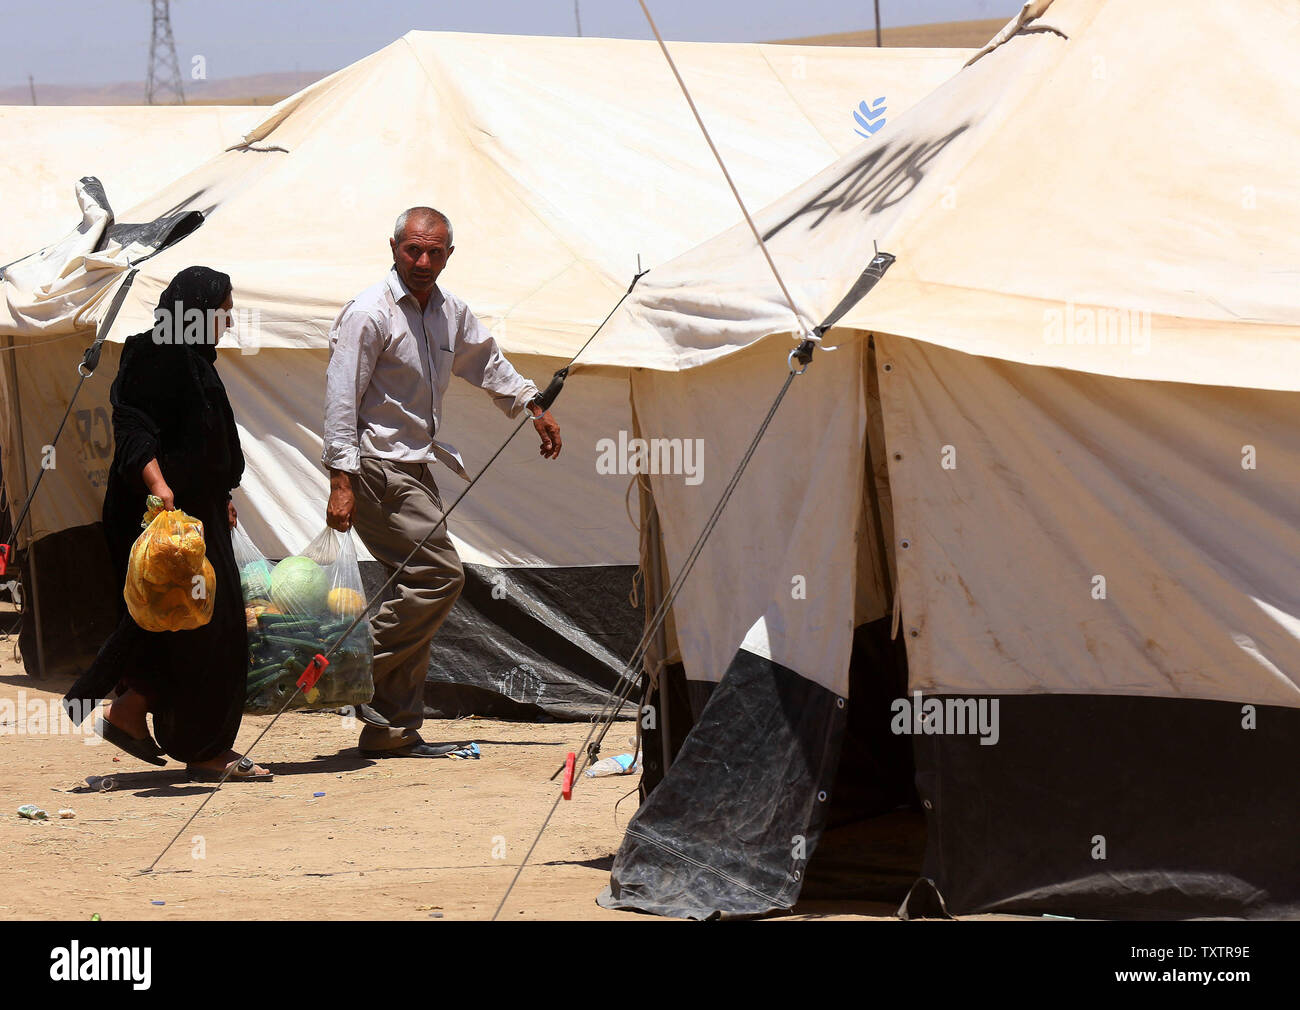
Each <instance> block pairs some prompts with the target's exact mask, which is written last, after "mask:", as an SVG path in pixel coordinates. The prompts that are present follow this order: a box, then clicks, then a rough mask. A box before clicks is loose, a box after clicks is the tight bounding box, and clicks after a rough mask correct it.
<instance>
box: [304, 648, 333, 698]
mask: <svg viewBox="0 0 1300 1010" xmlns="http://www.w3.org/2000/svg"><path fill="white" fill-rule="evenodd" d="M329 665H330V661H329V660H328V659H326V658H325V657H324V656H323V655H321V654H320V653H319V652H318V653H316V655H314V656H312V658H311V662H310V663H308V664H307V669H305V670H303V671H302V675H301V676H300V677H299V678H298V686H299V687H300V688H302V689H303V690H304V691H310V690H311V689H312V688H313V687H315V686H316V681H318V680H320V675H321V674H322V673H324V672H325V667H327V666H329Z"/></svg>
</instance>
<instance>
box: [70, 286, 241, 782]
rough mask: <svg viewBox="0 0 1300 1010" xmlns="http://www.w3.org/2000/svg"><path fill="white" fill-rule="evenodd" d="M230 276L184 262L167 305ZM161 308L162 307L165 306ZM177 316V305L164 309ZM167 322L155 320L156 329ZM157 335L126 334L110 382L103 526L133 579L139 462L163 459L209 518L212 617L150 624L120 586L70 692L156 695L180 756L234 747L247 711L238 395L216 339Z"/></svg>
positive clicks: (183, 305)
mask: <svg viewBox="0 0 1300 1010" xmlns="http://www.w3.org/2000/svg"><path fill="white" fill-rule="evenodd" d="M229 293H230V278H229V277H227V276H226V275H225V274H222V273H218V272H217V271H215V270H208V269H207V268H206V267H190V268H189V269H187V270H184V271H182V272H181V273H180V274H177V276H176V278H175V279H174V280H173V281H172V283H171V285H169V287H168V288H167V290H166V291H165V292H164V293H163V296H162V300H161V301H160V302H159V311H160V312H164V311H165V312H167V313H174V314H175V318H180V319H184V316H183V312H184V311H185V310H192V309H198V310H200V311H202V312H203V313H204V314H205V315H204V319H205V322H204V324H203V332H204V335H205V336H206V334H207V332H208V327H207V322H206V320H207V319H208V318H209V317H208V316H207V313H208V312H210V311H212V310H216V309H218V308H219V307H220V306H221V304H222V302H224V301H225V298H226V296H227V295H228V294H229ZM159 318H164V317H162V316H160V317H159ZM168 318H170V317H168ZM158 329H159V328H158V327H155V330H156V331H157V330H158ZM165 335H166V336H168V337H171V336H175V337H177V338H178V340H177V341H173V342H164V343H159V342H158V341H157V340H155V333H154V332H152V331H150V332H145V333H139V334H136V335H135V336H132V337H128V338H127V341H126V344H125V346H124V347H123V349H122V359H121V363H120V365H119V366H118V372H117V378H116V379H115V380H114V382H113V386H112V389H111V391H110V394H109V398H110V401H111V402H112V405H113V436H114V443H115V449H114V453H113V462H112V466H111V468H110V470H109V476H108V485H107V488H106V491H105V495H104V512H103V518H104V533H105V536H106V537H107V539H108V548H109V555H110V557H111V559H112V562H113V567H114V571H115V572H116V575H117V580H118V586H119V587H125V585H126V572H127V563H128V559H129V556H130V551H131V546H132V545H133V544H134V543H135V540H136V538H137V537H139V535H140V534H141V532H142V528H141V526H140V521H141V517H142V516H143V515H144V512H145V499H146V498H147V497H148V494H149V492H148V489H147V488H146V487H145V483H144V478H143V475H142V471H143V470H144V467H145V465H146V464H147V463H148V462H149V461H150V460H151V459H155V458H156V459H157V460H158V466H159V468H160V469H161V470H162V475H163V479H164V480H165V481H166V482H167V485H168V487H170V488H171V490H172V494H173V496H174V498H175V503H176V508H178V509H182V510H184V511H185V512H187V513H189V514H190V515H192V516H194V517H195V518H196V519H198V520H200V521H201V522H202V523H203V536H204V542H205V544H206V548H207V558H208V561H209V563H211V565H212V570H213V572H214V573H215V574H216V598H215V599H214V600H213V612H212V619H211V620H210V621H209V622H208V623H207V624H205V625H204V626H203V627H201V628H194V629H192V630H189V631H160V632H151V631H145V630H143V629H142V628H140V626H139V625H137V624H136V623H135V621H134V620H132V619H131V616H130V614H129V613H128V612H127V609H126V603H125V601H124V600H123V598H122V594H121V592H120V591H119V593H118V604H119V607H120V614H121V617H120V620H119V623H118V626H117V628H116V630H114V632H113V634H112V635H111V636H110V637H109V639H108V641H106V642H105V643H104V645H103V647H102V648H101V649H100V651H99V654H98V655H97V656H96V658H95V661H94V663H93V664H92V665H91V668H90V669H89V670H88V671H87V672H86V674H85V675H84V676H82V677H81V678H80V679H79V680H78V681H77V683H76V684H74V685H73V687H72V689H71V690H70V691H69V692H68V694H67V696H66V697H67V698H68V699H69V700H71V699H79V700H82V701H83V702H84V701H88V700H92V699H99V698H103V697H105V696H106V695H107V694H108V692H109V691H110V690H112V689H113V688H114V687H117V688H118V689H119V690H121V689H124V688H127V687H129V688H133V689H135V690H136V691H138V692H140V693H141V694H143V695H144V696H145V697H146V698H148V699H149V710H150V712H151V713H152V714H153V722H154V725H153V728H154V736H155V738H156V739H157V741H158V745H159V746H160V747H161V748H162V749H163V750H164V751H165V752H166V753H167V754H169V755H171V756H172V757H173V758H176V759H177V760H179V761H184V762H187V763H192V764H193V763H199V762H203V761H208V760H211V759H213V758H217V757H220V756H221V755H222V754H224V753H225V752H226V751H228V750H229V749H230V748H231V745H232V744H233V743H234V742H235V736H236V734H237V733H238V731H239V723H240V719H241V717H242V714H243V704H244V687H245V678H246V675H247V671H248V637H247V630H246V627H245V622H244V606H243V598H242V595H241V592H240V587H239V572H238V568H237V567H236V565H235V558H234V553H233V551H232V549H231V541H230V521H229V517H228V513H227V503H228V502H229V501H230V491H231V490H232V489H233V488H235V487H237V486H238V485H239V481H240V478H241V476H242V474H243V470H244V457H243V453H242V452H241V451H240V446H239V435H238V432H237V431H236V428H235V421H234V415H233V414H232V412H231V409H230V401H229V399H228V398H227V396H226V390H225V387H224V385H222V382H221V378H220V377H219V376H218V375H217V370H216V348H215V347H214V346H212V345H211V344H210V343H206V342H204V343H197V344H187V343H183V342H180V338H183V336H184V334H183V331H182V330H181V328H180V327H179V326H178V327H176V328H175V332H170V331H168V332H166V333H165Z"/></svg>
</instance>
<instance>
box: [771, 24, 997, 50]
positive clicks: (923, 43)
mask: <svg viewBox="0 0 1300 1010" xmlns="http://www.w3.org/2000/svg"><path fill="white" fill-rule="evenodd" d="M1008 20H1009V18H992V19H986V20H983V21H944V22H941V23H939V24H935V25H907V26H904V27H901V28H882V29H881V30H880V42H881V44H882V45H886V46H906V47H908V48H912V49H979V48H980V47H982V46H983V45H984V43H986V42H987V41H988V40H989V39H991V38H993V36H994V35H996V34H997V33H998V32H999V31H1001V29H1002V26H1003V25H1005V24H1006V23H1007V21H1008ZM778 41H779V42H780V44H783V45H792V46H794V45H798V46H874V45H875V44H876V30H875V29H874V28H868V29H866V30H865V31H860V32H838V33H836V34H834V35H809V36H807V37H805V38H801V39H780V40H778Z"/></svg>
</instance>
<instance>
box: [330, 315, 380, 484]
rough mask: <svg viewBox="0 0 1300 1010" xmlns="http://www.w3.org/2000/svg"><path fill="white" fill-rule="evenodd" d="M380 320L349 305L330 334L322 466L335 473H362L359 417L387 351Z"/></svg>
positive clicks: (336, 321)
mask: <svg viewBox="0 0 1300 1010" xmlns="http://www.w3.org/2000/svg"><path fill="white" fill-rule="evenodd" d="M383 345H384V334H383V329H382V327H381V325H380V322H379V320H377V319H376V318H374V317H373V316H371V315H370V314H369V313H368V312H363V311H360V310H357V309H354V308H353V307H352V303H351V302H349V303H348V304H347V305H346V306H344V308H343V311H342V312H340V313H339V317H338V319H336V320H335V321H334V328H333V329H332V330H330V362H329V367H328V368H327V369H326V371H325V429H324V435H325V438H324V442H325V445H324V449H323V450H322V452H321V462H322V463H324V464H325V466H326V467H327V468H328V469H331V470H343V471H345V472H346V473H359V472H360V470H361V441H360V436H359V435H358V430H357V428H358V425H357V414H358V409H359V407H360V405H361V398H362V397H363V396H364V395H365V392H366V389H367V387H368V386H369V385H370V376H371V375H372V374H373V373H374V370H375V362H376V361H377V360H378V358H379V353H380V351H381V350H382V349H383Z"/></svg>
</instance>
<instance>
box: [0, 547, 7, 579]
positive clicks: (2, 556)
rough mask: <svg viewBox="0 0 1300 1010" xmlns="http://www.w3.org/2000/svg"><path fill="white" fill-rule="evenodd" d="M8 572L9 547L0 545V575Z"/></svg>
mask: <svg viewBox="0 0 1300 1010" xmlns="http://www.w3.org/2000/svg"><path fill="white" fill-rule="evenodd" d="M8 571H9V545H8V544H0V575H5V574H6V573H7V572H8Z"/></svg>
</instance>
